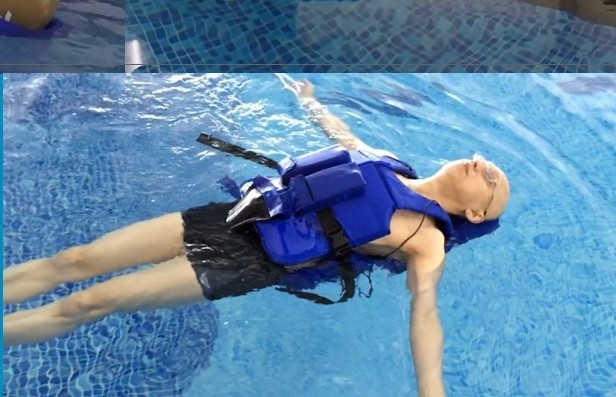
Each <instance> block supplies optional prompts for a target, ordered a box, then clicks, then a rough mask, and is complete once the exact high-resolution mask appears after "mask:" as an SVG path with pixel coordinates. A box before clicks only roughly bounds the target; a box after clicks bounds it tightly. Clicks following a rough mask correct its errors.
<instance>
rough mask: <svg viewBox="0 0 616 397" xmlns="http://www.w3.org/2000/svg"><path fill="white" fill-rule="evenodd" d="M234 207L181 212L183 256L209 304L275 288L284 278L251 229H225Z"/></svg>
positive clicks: (220, 205) (283, 272) (214, 206)
mask: <svg viewBox="0 0 616 397" xmlns="http://www.w3.org/2000/svg"><path fill="white" fill-rule="evenodd" d="M233 206H234V204H233V203H227V204H208V205H205V206H202V207H195V208H191V209H189V210H187V211H184V212H182V220H183V221H184V245H185V247H186V256H187V257H188V260H189V261H190V263H191V265H192V267H193V269H194V270H195V273H196V276H197V280H198V282H199V284H200V285H201V288H202V290H203V295H204V296H205V298H206V299H209V300H214V299H220V298H223V297H227V296H238V295H244V294H246V293H248V292H250V291H254V290H258V289H262V288H265V287H268V286H272V285H276V284H278V283H280V282H281V280H282V279H283V278H284V276H285V275H287V272H286V271H285V270H284V268H283V267H281V266H279V265H276V264H275V263H273V262H271V261H270V260H269V258H268V257H267V255H266V254H265V251H264V250H263V248H262V246H261V241H260V237H259V235H258V234H257V232H256V230H255V229H254V227H253V226H249V227H246V228H245V229H243V230H231V229H229V228H228V227H227V225H226V224H225V220H226V218H227V214H228V212H229V210H231V208H233Z"/></svg>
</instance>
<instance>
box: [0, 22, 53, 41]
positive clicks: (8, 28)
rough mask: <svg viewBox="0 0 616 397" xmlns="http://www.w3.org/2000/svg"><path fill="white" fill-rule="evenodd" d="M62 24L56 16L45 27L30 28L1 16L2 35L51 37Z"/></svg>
mask: <svg viewBox="0 0 616 397" xmlns="http://www.w3.org/2000/svg"><path fill="white" fill-rule="evenodd" d="M61 26H62V23H61V22H60V21H59V20H58V19H55V18H54V19H53V20H52V21H51V22H50V23H49V25H47V26H46V27H45V28H44V29H41V30H30V29H26V28H23V27H21V26H19V25H16V24H14V23H11V22H9V21H7V20H5V19H2V18H0V36H9V37H24V38H30V39H50V38H51V37H52V36H53V35H54V33H55V32H56V31H58V29H59V28H60V27H61Z"/></svg>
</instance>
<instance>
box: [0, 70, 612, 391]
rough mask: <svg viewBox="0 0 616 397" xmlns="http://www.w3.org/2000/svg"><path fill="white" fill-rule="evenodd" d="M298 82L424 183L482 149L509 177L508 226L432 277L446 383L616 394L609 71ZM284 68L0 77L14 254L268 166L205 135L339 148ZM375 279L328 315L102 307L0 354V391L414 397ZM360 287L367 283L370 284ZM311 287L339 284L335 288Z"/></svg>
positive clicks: (396, 329)
mask: <svg viewBox="0 0 616 397" xmlns="http://www.w3.org/2000/svg"><path fill="white" fill-rule="evenodd" d="M301 77H309V78H310V79H311V80H312V81H313V82H314V84H315V86H316V87H317V88H316V94H317V96H318V98H319V99H320V100H322V101H323V102H324V103H327V104H328V107H329V108H330V109H331V110H332V111H333V112H335V113H336V114H337V115H339V116H340V117H342V118H343V119H344V120H345V121H346V122H347V123H348V124H349V125H350V126H351V128H352V130H353V131H354V132H355V133H356V134H357V135H358V136H359V137H360V138H361V139H363V140H364V141H365V142H367V143H368V144H371V145H373V146H377V147H380V148H384V149H388V150H391V151H394V152H395V153H397V154H398V155H399V156H400V157H401V158H402V159H404V160H407V161H409V162H410V163H411V164H414V165H415V166H416V168H417V170H418V172H419V173H420V174H421V175H424V176H426V175H429V174H431V173H432V172H434V171H436V170H437V169H438V168H439V167H440V166H441V165H442V164H443V163H444V162H445V161H446V160H450V159H456V158H461V157H468V156H470V155H471V154H472V153H474V152H475V151H478V152H480V153H482V154H483V155H484V156H486V157H487V158H488V159H490V160H493V161H494V162H496V163H497V164H499V165H500V166H501V167H502V168H503V169H504V170H505V171H506V172H507V173H508V175H509V179H510V182H511V186H512V198H511V202H510V205H509V208H508V210H507V212H506V213H505V215H504V216H503V217H502V219H501V227H500V228H499V229H497V230H496V231H495V232H494V233H493V234H491V235H489V236H485V237H482V238H480V239H477V240H473V241H471V242H469V243H467V244H465V245H463V246H460V247H456V248H454V249H453V250H452V251H451V252H450V253H449V255H448V260H447V265H446V269H445V272H444V276H443V280H442V282H441V284H440V292H439V312H440V318H441V322H442V325H443V327H444V331H445V355H444V378H445V383H446V387H447V390H448V393H449V395H452V396H516V397H517V396H558V397H561V396H604V397H607V396H613V395H614V394H613V392H614V390H616V347H615V346H616V343H615V342H616V308H615V306H614V302H613V296H615V294H616V270H615V269H614V266H613V263H612V262H613V258H614V256H615V254H616V248H615V247H616V236H615V234H614V232H615V230H614V227H613V225H614V224H616V211H615V210H614V206H613V203H614V202H615V201H616V197H615V196H616V190H615V189H614V184H613V173H614V171H616V161H615V159H616V129H615V127H614V125H616V117H615V116H614V115H615V114H616V112H615V110H616V109H615V107H616V78H615V77H614V76H611V75H593V74H584V75H576V74H569V75H534V74H524V75H516V74H507V75H495V74H485V75H456V74H446V75H438V74H428V75H402V74H391V75H388V74H348V75H347V74H345V75H336V74H320V75H294V76H293V78H301ZM288 79H289V76H286V75H270V74H262V75H259V74H252V75H241V74H236V75H233V74H232V75H227V74H212V75H138V74H134V75H128V76H125V75H7V76H4V160H3V165H4V178H5V179H4V185H3V193H4V203H3V205H4V206H3V211H4V241H5V246H4V256H5V267H6V266H10V265H11V264H14V263H19V262H21V261H24V260H27V259H31V258H34V257H40V256H45V255H51V254H52V253H54V252H56V251H58V250H60V249H63V248H65V247H68V246H71V245H74V244H79V243H83V242H86V241H89V240H91V239H93V238H95V237H97V236H99V235H101V234H102V233H105V232H107V231H110V230H112V229H115V228H118V227H120V226H123V225H125V224H127V223H130V222H135V221H138V220H141V219H146V218H150V217H153V216H157V215H160V214H163V213H166V212H169V211H177V210H181V209H184V208H187V207H189V206H194V205H200V204H204V203H207V202H211V201H231V197H230V196H228V195H227V194H226V193H225V192H223V191H221V190H220V189H219V187H218V185H217V183H216V181H217V180H218V179H219V178H221V177H223V176H229V177H231V178H233V179H235V180H238V181H241V180H245V179H247V178H248V177H250V176H251V175H254V174H255V173H257V172H266V171H267V170H265V169H263V168H262V167H261V166H259V165H256V164H253V163H248V162H245V161H242V160H238V159H235V158H231V157H229V155H227V154H222V153H218V152H216V151H214V150H212V149H209V148H207V147H204V146H201V145H199V144H198V143H196V142H195V139H196V137H197V136H198V134H199V133H201V132H210V133H213V134H215V135H216V136H218V137H220V138H223V139H226V140H228V141H230V142H233V143H236V144H239V145H243V146H245V147H247V148H250V149H252V150H255V151H258V152H259V153H262V154H265V155H267V156H269V157H272V158H275V159H280V158H282V157H283V156H285V155H293V154H300V153H303V152H305V151H306V150H311V149H317V148H321V147H324V146H326V145H328V144H330V143H331V142H330V141H329V140H328V139H327V138H326V137H325V136H324V135H323V134H322V133H321V132H320V131H319V129H318V128H317V127H315V126H314V125H312V124H311V123H310V121H309V120H308V118H307V117H306V114H305V113H304V112H303V111H302V110H301V109H300V108H299V106H298V105H297V101H296V100H295V98H294V97H293V95H292V94H291V93H290V92H288V91H286V90H285V89H284V88H283V86H282V84H281V81H287V80H288ZM60 92H62V93H64V94H63V95H61V96H60V95H58V93H60ZM104 279H106V278H105V277H99V278H97V279H96V280H94V281H102V280H104ZM371 281H372V286H373V289H374V290H373V293H372V296H371V297H370V298H367V297H365V296H356V297H355V298H353V299H352V300H351V301H349V302H347V303H344V304H339V305H333V306H329V307H324V306H321V305H315V304H313V303H311V302H308V301H303V300H299V299H297V298H295V297H292V296H289V295H286V294H282V293H280V292H278V291H275V290H273V289H266V290H263V291H259V292H255V293H251V294H249V295H246V296H242V297H237V298H230V299H224V300H221V301H217V302H215V303H206V302H203V303H198V304H195V305H191V306H189V307H185V308H181V309H177V310H170V309H166V310H156V311H149V312H143V313H137V314H133V315H113V316H110V317H109V318H107V319H105V320H102V321H100V322H98V323H95V324H92V325H88V326H84V327H82V328H80V329H78V330H76V331H75V332H73V333H72V334H70V335H68V336H65V337H61V338H58V339H56V340H54V341H51V342H48V343H42V344H38V345H35V346H21V347H15V348H10V349H6V350H5V352H4V379H5V386H4V387H5V389H4V394H5V395H7V396H15V395H19V396H20V397H21V396H46V397H47V396H128V395H130V396H160V397H168V396H182V397H198V396H199V397H200V396H214V397H221V396H234V397H244V396H245V397H253V396H270V395H274V396H284V395H301V396H307V397H317V396H318V397H322V396H325V397H329V396H332V397H334V396H341V395H344V396H358V397H359V396H362V397H363V396H375V397H376V396H406V395H412V394H413V392H414V390H415V387H416V384H415V378H414V376H413V369H412V362H411V357H410V353H409V346H408V324H409V294H408V292H407V291H406V290H405V277H404V275H395V276H394V275H389V274H388V273H387V272H385V271H382V270H377V271H375V272H373V273H372V274H371ZM358 284H359V287H360V289H361V290H362V292H364V293H367V291H368V289H369V283H368V280H367V278H366V277H364V276H362V277H360V278H359V280H358ZM89 285H92V281H88V282H83V283H75V284H68V285H64V286H61V287H59V288H57V289H56V290H54V291H52V292H51V293H49V294H46V295H44V296H42V297H40V298H36V299H33V300H31V301H30V302H26V303H24V304H20V305H11V306H10V307H8V310H9V311H12V310H15V309H21V308H26V307H33V306H36V305H39V304H41V303H46V302H50V301H51V300H54V299H58V298H59V297H61V296H65V295H67V294H68V293H70V292H71V291H76V290H79V289H83V288H86V287H88V286H89ZM317 292H318V293H321V294H324V295H327V296H330V297H336V296H337V294H338V293H339V286H338V285H337V284H335V283H328V284H325V285H322V286H319V287H318V288H317ZM18 391H19V392H18Z"/></svg>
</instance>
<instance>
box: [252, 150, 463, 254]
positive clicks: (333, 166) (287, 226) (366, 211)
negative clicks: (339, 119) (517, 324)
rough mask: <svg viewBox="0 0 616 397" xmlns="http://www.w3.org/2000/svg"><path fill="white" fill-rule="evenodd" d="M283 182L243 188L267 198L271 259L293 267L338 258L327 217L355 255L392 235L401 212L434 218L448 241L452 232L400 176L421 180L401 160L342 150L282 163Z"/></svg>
mask: <svg viewBox="0 0 616 397" xmlns="http://www.w3.org/2000/svg"><path fill="white" fill-rule="evenodd" d="M277 169H278V173H279V176H278V177H276V178H266V177H263V176H258V177H256V178H254V179H253V180H252V181H251V182H249V183H248V184H245V185H244V186H243V187H242V189H241V195H242V196H245V195H246V194H247V193H248V192H249V191H250V190H251V189H256V190H258V191H259V193H260V194H261V195H262V197H263V199H264V201H265V204H266V206H267V210H268V212H269V219H263V220H258V221H256V222H254V224H255V227H256V229H257V232H258V233H259V235H260V236H261V239H262V243H263V248H264V249H265V251H266V253H267V254H268V256H269V257H270V259H271V260H272V261H273V262H275V263H278V264H280V265H283V266H293V265H298V264H301V263H305V262H309V261H313V260H316V259H322V258H328V257H334V256H335V252H334V246H333V244H332V241H331V235H330V236H328V235H327V231H326V230H324V226H323V217H322V214H323V212H324V211H331V214H332V215H333V217H334V218H335V220H336V221H337V223H338V224H339V226H340V228H341V232H342V233H343V234H344V237H345V238H346V240H347V241H348V244H349V246H350V248H355V247H359V246H361V245H364V244H366V243H369V242H370V241H373V240H376V239H378V238H380V237H383V236H386V235H388V234H389V233H390V229H389V224H390V221H391V217H392V215H393V214H394V212H395V211H396V210H399V209H406V210H411V211H414V212H418V213H422V214H425V215H427V216H429V217H431V218H432V219H434V220H435V221H436V223H437V225H438V227H439V229H440V230H441V231H442V232H443V234H444V235H445V237H446V240H449V239H450V238H451V237H452V236H453V225H452V221H451V219H450V217H449V215H448V214H447V213H446V212H445V211H444V210H443V209H442V208H441V207H440V206H439V205H438V203H436V202H435V201H432V200H429V199H427V198H425V197H423V196H421V195H419V194H418V193H415V192H414V191H412V190H411V189H409V188H408V187H406V186H405V185H404V184H403V183H402V182H401V181H400V180H399V179H398V178H397V177H396V174H400V175H403V176H405V177H407V178H413V179H416V178H417V175H416V174H415V171H414V170H413V169H412V168H411V167H410V166H408V165H407V164H405V163H403V162H402V161H399V160H396V159H393V158H391V157H386V156H377V155H375V154H373V153H370V152H368V151H364V150H359V151H348V150H346V149H344V148H342V147H341V146H339V145H336V146H332V147H328V148H325V149H321V150H318V151H315V152H312V153H308V154H306V155H303V156H299V157H295V158H286V159H284V160H282V161H280V162H279V163H278V167H277Z"/></svg>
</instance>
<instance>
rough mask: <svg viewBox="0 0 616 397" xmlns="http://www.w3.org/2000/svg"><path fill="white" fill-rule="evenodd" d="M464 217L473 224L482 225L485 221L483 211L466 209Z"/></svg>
mask: <svg viewBox="0 0 616 397" xmlns="http://www.w3.org/2000/svg"><path fill="white" fill-rule="evenodd" d="M464 216H466V219H468V221H469V222H471V223H481V222H483V220H484V219H485V215H484V213H483V211H480V210H472V209H466V210H465V211H464Z"/></svg>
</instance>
